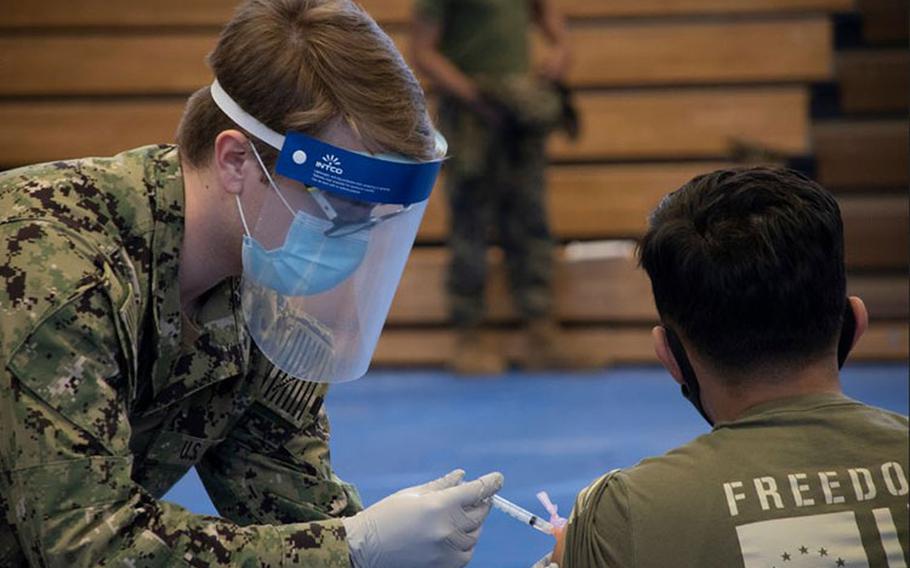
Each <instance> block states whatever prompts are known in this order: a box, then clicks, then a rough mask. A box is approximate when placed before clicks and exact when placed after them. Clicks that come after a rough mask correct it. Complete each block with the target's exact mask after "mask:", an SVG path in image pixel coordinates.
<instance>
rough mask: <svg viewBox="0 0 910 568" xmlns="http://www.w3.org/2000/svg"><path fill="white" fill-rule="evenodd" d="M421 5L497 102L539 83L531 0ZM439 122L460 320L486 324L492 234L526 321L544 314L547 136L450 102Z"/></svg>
mask: <svg viewBox="0 0 910 568" xmlns="http://www.w3.org/2000/svg"><path fill="white" fill-rule="evenodd" d="M416 9H417V12H418V14H419V15H420V16H421V17H422V18H423V19H425V20H427V21H429V22H433V23H436V24H438V25H439V26H440V29H441V37H440V44H439V50H440V52H441V53H442V54H443V55H444V56H446V58H447V59H449V60H450V61H451V62H452V63H453V64H454V65H455V66H456V67H458V68H459V69H460V70H461V71H462V72H463V73H465V74H466V75H468V76H469V77H471V78H472V79H473V80H474V81H475V82H476V83H477V84H478V86H479V87H480V89H481V91H482V92H484V93H485V94H486V95H487V96H488V97H489V98H490V99H491V100H495V101H496V102H498V103H510V102H511V101H510V100H509V99H511V97H510V96H509V95H508V94H507V93H506V92H509V91H512V89H510V86H511V85H513V84H516V83H517V84H521V83H524V84H529V83H530V82H531V78H530V76H529V72H530V65H529V49H528V38H527V35H528V31H529V26H530V24H531V19H532V2H531V1H530V0H527V1H524V0H417V8H416ZM542 94H543V93H542ZM544 100H545V102H544V105H545V106H548V107H549V106H553V105H558V102H557V101H556V100H555V99H553V98H552V95H551V96H549V97H545V98H544ZM510 106H512V108H511V109H510V110H511V111H513V112H517V110H518V109H516V108H514V106H513V105H510ZM515 106H517V105H515ZM556 112H558V108H557V109H556ZM439 125H440V129H441V130H442V132H443V134H445V136H446V138H447V139H448V141H449V153H450V155H451V158H450V159H449V160H448V161H447V162H446V190H447V194H448V198H449V210H450V219H451V226H452V230H451V236H450V237H449V245H450V249H451V252H452V261H451V265H450V267H449V276H448V283H447V286H448V293H449V300H450V306H451V308H450V309H451V316H452V319H453V321H454V322H455V323H456V325H459V326H461V327H470V326H474V325H477V324H479V323H480V321H481V320H482V318H483V312H484V306H483V290H484V282H485V280H486V273H487V266H486V252H487V241H488V238H489V237H490V236H494V237H497V239H498V241H499V243H500V245H501V246H502V248H503V250H504V252H505V259H506V268H507V271H508V275H509V282H510V285H511V288H512V295H513V300H514V303H515V307H516V310H517V311H518V313H519V314H520V315H521V316H523V317H524V318H525V319H532V318H538V317H541V316H544V315H546V314H547V313H548V312H549V310H550V306H551V295H552V294H551V291H550V287H551V280H552V256H553V244H552V240H551V237H550V232H549V228H548V226H547V215H546V208H545V194H544V191H545V186H544V168H545V165H546V152H545V144H544V143H545V133H544V132H541V131H530V130H524V131H521V132H519V131H516V130H514V129H509V130H501V129H497V128H495V127H493V126H491V125H490V124H489V123H488V122H487V121H485V120H484V119H483V118H482V117H480V116H478V115H477V114H475V113H473V112H471V111H469V110H468V109H466V108H465V107H464V105H462V104H460V103H459V102H458V101H456V100H454V99H452V98H450V97H445V96H443V97H441V100H440V104H439Z"/></svg>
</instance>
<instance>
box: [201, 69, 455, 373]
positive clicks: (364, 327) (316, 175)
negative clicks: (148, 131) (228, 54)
mask: <svg viewBox="0 0 910 568" xmlns="http://www.w3.org/2000/svg"><path fill="white" fill-rule="evenodd" d="M211 93H212V97H213V99H214V100H215V103H216V104H217V105H218V106H219V107H220V108H221V110H222V111H223V112H224V113H225V114H226V115H227V116H228V117H229V118H231V119H232V120H233V121H234V122H235V123H237V124H238V125H239V126H240V127H242V128H243V129H245V130H246V131H247V132H249V133H251V134H252V135H253V136H256V137H257V138H259V139H260V140H262V141H264V142H266V143H267V144H269V145H270V146H272V147H274V148H275V149H277V150H279V151H280V154H279V157H278V162H277V164H276V167H275V171H276V173H277V174H278V176H273V175H272V174H271V172H269V171H268V169H267V168H266V167H265V165H264V164H263V163H262V160H261V158H260V157H259V154H258V153H257V152H256V149H255V148H254V147H253V146H252V144H251V145H250V146H251V149H252V152H253V154H254V156H255V158H256V160H257V161H258V162H259V165H260V167H261V168H262V170H263V174H264V176H265V177H266V179H267V180H268V182H269V189H268V192H269V193H268V195H267V196H266V197H265V200H264V202H263V204H262V207H261V209H260V211H259V214H258V216H257V218H256V219H251V218H249V217H248V216H247V215H246V214H245V213H244V211H243V208H242V206H241V204H240V201H239V199H238V201H237V205H238V208H240V214H241V219H242V220H243V224H244V229H245V232H246V234H245V235H244V239H243V276H242V279H241V304H242V309H243V315H244V318H245V320H246V324H247V328H248V330H249V332H250V335H251V337H252V339H253V341H255V342H256V345H257V346H258V347H259V349H260V350H261V351H262V353H263V354H264V355H265V356H266V357H267V358H268V359H269V360H270V361H271V362H272V363H273V364H274V365H275V366H276V367H278V368H279V369H281V370H282V371H284V372H286V373H288V374H289V375H291V376H293V377H296V378H298V379H304V380H308V381H317V382H344V381H350V380H354V379H358V378H360V377H362V376H363V375H364V374H365V373H366V371H367V369H368V368H369V364H370V360H371V359H372V356H373V352H374V351H375V349H376V343H377V341H378V340H379V334H380V332H381V331H382V327H383V325H384V323H385V320H386V317H387V315H388V312H389V308H390V306H391V304H392V299H393V297H394V295H395V290H396V289H397V287H398V282H399V280H400V279H401V274H402V272H403V271H404V266H405V263H406V261H407V258H408V255H409V254H410V251H411V247H412V246H413V244H414V239H415V238H416V236H417V229H418V227H419V226H420V222H421V220H422V219H423V214H424V211H425V209H426V205H427V199H428V198H429V196H430V191H431V190H432V188H433V185H434V183H435V181H436V177H437V175H438V174H439V169H440V167H441V165H442V159H443V157H444V156H445V152H446V143H445V140H444V139H443V138H442V137H441V136H439V135H437V148H436V150H437V156H438V159H437V160H434V161H431V162H415V161H413V160H408V159H405V158H400V157H397V156H388V155H382V156H372V155H369V154H364V153H360V152H353V151H350V150H346V149H344V148H339V147H337V146H333V145H330V144H326V143H325V142H322V141H320V140H317V139H315V138H312V137H310V136H307V135H304V134H302V133H299V132H289V133H287V134H286V135H285V136H282V135H280V134H278V133H276V132H275V131H273V130H271V129H269V128H268V127H266V126H265V125H263V124H262V123H260V122H259V121H258V120H257V119H255V118H254V117H253V116H252V115H250V114H248V113H247V112H245V111H244V110H243V109H241V108H240V106H239V105H237V104H236V102H234V101H233V100H232V99H231V98H230V96H228V95H227V93H225V92H224V90H223V89H222V88H221V86H220V85H219V84H218V82H217V81H215V82H214V83H213V84H212V87H211Z"/></svg>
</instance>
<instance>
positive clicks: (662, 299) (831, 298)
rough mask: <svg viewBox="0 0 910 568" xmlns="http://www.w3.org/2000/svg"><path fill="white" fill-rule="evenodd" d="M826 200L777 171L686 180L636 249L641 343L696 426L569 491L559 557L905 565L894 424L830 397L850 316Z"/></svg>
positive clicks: (900, 438)
mask: <svg viewBox="0 0 910 568" xmlns="http://www.w3.org/2000/svg"><path fill="white" fill-rule="evenodd" d="M843 250H844V247H843V225H842V222H841V217H840V212H839V210H838V206H837V203H836V202H835V200H834V198H833V197H832V196H831V195H830V194H828V193H827V192H826V191H825V190H824V189H822V188H821V187H820V186H819V185H817V184H816V183H814V182H812V181H810V180H809V179H807V178H805V177H803V176H802V175H800V174H798V173H796V172H793V171H788V170H772V169H767V168H756V169H746V170H721V171H717V172H714V173H711V174H707V175H703V176H699V177H696V178H695V179H693V180H692V181H690V182H689V183H687V184H686V185H684V186H683V187H682V188H681V189H679V190H678V191H676V192H674V193H672V194H670V195H669V196H667V197H666V198H665V199H664V200H663V202H662V203H661V204H660V205H659V206H658V208H657V210H656V211H655V212H654V213H653V215H652V217H651V220H650V230H649V231H648V233H647V234H646V235H645V237H644V239H643V240H642V242H641V246H640V258H641V264H642V266H643V267H644V268H645V270H646V271H647V272H648V275H649V276H650V278H651V283H652V288H653V292H654V298H655V301H656V304H657V309H658V312H659V314H660V318H661V321H662V325H661V326H658V327H656V328H654V331H653V337H654V343H655V348H656V351H657V356H658V358H659V359H660V361H661V362H662V363H663V365H664V366H665V367H666V368H667V370H668V371H669V372H670V374H671V375H672V376H673V378H674V379H675V380H676V382H678V383H679V384H680V385H682V388H683V394H684V395H685V396H686V397H687V398H688V399H689V400H690V401H691V402H692V403H693V404H694V405H695V407H696V408H697V409H698V411H699V412H700V413H701V414H702V416H704V418H705V419H706V420H707V421H708V422H709V423H711V424H712V425H713V427H714V428H713V430H712V431H711V432H710V433H708V434H706V435H704V436H701V437H699V438H697V439H696V440H694V441H692V442H690V443H689V444H687V445H685V446H682V447H680V448H677V449H675V450H673V451H671V452H669V453H668V454H666V455H664V456H661V457H656V458H650V459H646V460H643V461H642V462H640V463H639V464H637V465H635V466H634V467H631V468H629V469H625V470H616V471H613V472H610V473H608V474H606V475H604V476H603V477H601V478H600V479H598V480H596V481H595V482H594V483H593V484H592V485H590V486H589V487H588V488H586V489H585V490H584V491H582V492H581V494H580V495H579V497H578V499H577V501H576V503H575V509H574V511H573V513H572V517H571V519H570V520H569V524H568V526H567V528H566V531H565V533H564V534H563V535H560V539H559V543H558V544H557V549H556V551H555V554H554V559H555V560H556V561H557V562H559V565H560V566H562V567H563V568H578V567H609V566H622V567H631V566H635V567H655V568H658V567H659V568H665V567H668V566H681V567H699V568H706V567H723V568H731V567H741V566H744V567H745V568H757V567H762V568H765V567H767V568H771V567H773V566H776V567H778V568H784V567H786V566H831V567H838V566H890V568H895V567H897V566H900V567H906V566H907V565H908V544H907V543H908V519H907V517H908V515H907V507H908V505H907V495H908V482H907V470H908V465H907V462H908V457H907V451H908V421H907V418H906V417H904V416H900V415H897V414H893V413H890V412H885V411H883V410H879V409H876V408H871V407H869V406H866V405H864V404H861V403H859V402H857V401H855V400H851V399H849V398H847V397H845V396H844V395H843V393H842V392H841V386H840V381H839V376H838V368H839V365H840V364H843V360H844V358H846V355H847V352H848V351H849V350H850V348H851V347H852V346H853V345H854V344H855V343H856V341H857V340H858V339H859V337H860V336H861V335H862V334H863V332H864V331H865V330H866V327H867V324H868V314H867V312H866V308H865V306H864V304H863V302H862V300H860V299H859V298H856V297H851V298H849V299H847V298H846V290H845V275H844V254H843Z"/></svg>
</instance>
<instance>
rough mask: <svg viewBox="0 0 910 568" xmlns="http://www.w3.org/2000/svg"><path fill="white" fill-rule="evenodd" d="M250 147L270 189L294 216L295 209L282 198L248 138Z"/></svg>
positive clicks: (282, 195)
mask: <svg viewBox="0 0 910 568" xmlns="http://www.w3.org/2000/svg"><path fill="white" fill-rule="evenodd" d="M250 148H251V149H252V150H253V155H254V156H256V161H257V162H259V167H261V168H262V171H263V172H265V177H266V179H268V180H269V185H271V186H272V189H274V190H275V192H276V193H277V194H278V198H279V199H281V202H282V203H284V206H285V207H287V210H288V212H289V213H290V214H291V216H294V215H295V214H296V211H294V209H293V207H291V206H290V204H288V201H287V199H285V198H284V194H283V193H281V190H280V189H278V185H277V184H276V183H275V180H273V179H272V174H270V173H269V169H268V168H267V167H265V163H263V161H262V158H261V157H259V151H258V150H256V146H255V145H254V144H253V141H252V140H250Z"/></svg>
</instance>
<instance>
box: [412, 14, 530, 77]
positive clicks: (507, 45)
mask: <svg viewBox="0 0 910 568" xmlns="http://www.w3.org/2000/svg"><path fill="white" fill-rule="evenodd" d="M415 10H416V13H417V14H418V16H419V17H421V18H423V19H425V20H427V21H430V22H433V23H436V24H439V26H440V29H441V37H440V41H439V51H440V53H442V54H443V55H444V56H446V58H448V59H449V60H450V61H451V62H452V63H453V64H454V65H455V66H456V67H458V69H460V70H461V71H462V72H463V73H465V74H467V75H469V76H472V77H473V76H477V75H489V74H521V73H526V72H527V71H528V70H529V66H530V64H529V60H530V56H529V53H528V28H529V26H530V23H531V14H532V2H531V0H416V6H415Z"/></svg>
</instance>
